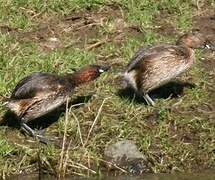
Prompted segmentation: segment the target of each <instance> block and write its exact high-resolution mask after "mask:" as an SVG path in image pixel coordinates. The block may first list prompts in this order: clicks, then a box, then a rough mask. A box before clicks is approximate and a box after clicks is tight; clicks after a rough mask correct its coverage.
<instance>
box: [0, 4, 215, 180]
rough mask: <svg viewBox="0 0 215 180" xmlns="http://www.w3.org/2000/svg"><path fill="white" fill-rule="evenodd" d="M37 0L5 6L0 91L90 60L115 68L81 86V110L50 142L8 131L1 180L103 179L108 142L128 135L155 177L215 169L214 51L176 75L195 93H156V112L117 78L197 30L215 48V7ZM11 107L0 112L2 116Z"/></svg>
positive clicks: (51, 132) (52, 130)
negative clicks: (17, 178)
mask: <svg viewBox="0 0 215 180" xmlns="http://www.w3.org/2000/svg"><path fill="white" fill-rule="evenodd" d="M37 2H39V1H34V0H31V3H29V4H26V3H25V2H24V1H20V2H19V3H18V2H15V1H7V2H5V3H4V7H1V8H0V10H1V11H0V14H1V17H0V48H1V50H0V74H1V76H0V94H1V95H4V96H9V94H10V92H11V91H12V89H13V88H14V86H15V84H16V83H17V82H18V81H19V80H20V79H21V78H23V77H24V76H26V75H28V74H30V73H32V72H34V71H45V72H54V73H58V74H62V73H66V72H72V69H79V68H80V67H82V66H84V65H86V64H91V63H97V64H108V65H111V66H112V70H111V71H110V72H108V73H106V74H104V75H103V76H102V77H101V78H99V79H98V81H96V82H93V83H90V84H88V85H87V86H84V87H80V88H78V89H77V90H76V92H75V94H73V96H72V100H73V102H74V105H72V106H71V107H67V108H66V111H65V113H64V112H62V113H60V114H59V116H58V118H56V121H55V122H54V123H52V124H51V125H50V126H48V128H47V133H46V134H47V136H48V137H51V139H53V140H54V143H53V144H52V145H49V146H43V145H41V144H39V143H35V142H34V141H32V140H31V138H30V137H28V136H24V135H23V134H22V133H20V132H19V130H17V129H11V127H8V126H1V127H0V128H1V132H0V169H1V170H0V173H1V175H2V178H4V179H5V178H6V177H7V176H8V175H11V174H21V173H32V172H38V170H39V171H40V173H50V174H54V175H56V176H57V177H59V178H62V177H64V176H65V175H66V174H73V175H80V176H90V175H101V174H103V173H104V172H106V171H107V168H106V165H107V164H108V163H109V162H105V160H104V159H103V151H104V148H105V146H106V145H107V144H110V143H113V142H116V141H118V140H121V139H131V140H134V141H135V142H136V144H137V145H138V147H139V149H140V151H141V152H142V153H144V154H145V156H146V157H147V158H148V160H149V161H150V162H152V170H153V172H178V171H179V172H185V171H186V172H194V171H200V170H204V169H210V168H214V167H215V164H214V162H215V161H214V159H215V153H214V150H215V149H214V137H215V134H214V132H215V124H214V118H215V115H214V114H215V104H214V100H215V99H214V97H215V96H214V93H215V92H214V89H215V88H214V84H215V82H214V79H215V75H214V69H215V63H214V62H215V61H214V52H210V51H196V57H197V62H196V63H195V65H194V66H193V68H192V69H191V70H190V71H189V72H187V73H185V74H183V75H182V76H181V77H179V78H178V79H177V80H178V81H179V80H180V81H183V82H189V83H191V84H192V85H194V87H192V86H190V85H189V84H183V83H172V84H169V86H166V87H162V88H161V89H159V90H157V91H156V92H155V93H154V95H155V96H156V97H155V101H156V106H155V107H149V106H146V104H145V103H144V100H142V99H139V98H137V97H135V96H134V94H133V93H132V92H121V91H119V83H118V80H117V76H118V74H119V73H120V71H121V70H122V69H123V68H124V66H125V65H126V64H127V62H128V61H129V59H130V58H131V57H132V56H133V54H134V52H135V51H136V50H137V49H138V48H139V47H140V46H148V45H152V44H157V43H160V42H162V43H165V42H166V43H174V42H175V41H176V39H177V37H178V36H179V35H180V34H182V33H184V32H185V31H189V30H190V29H192V25H194V28H200V30H202V31H203V32H205V33H206V34H207V36H208V37H209V38H210V39H211V40H212V42H215V40H214V39H213V37H215V36H214V34H213V33H214V31H213V27H214V24H215V23H214V20H213V18H214V14H213V13H214V12H213V9H214V2H213V1H210V0H207V1H204V3H202V4H196V1H189V2H185V1H182V0H173V1H167V0H162V1H154V0H153V1H142V0H138V1H137V2H136V1H131V0H119V1H111V2H110V1H97V0H93V1H91V3H89V2H85V1H80V0H75V1H70V3H68V2H66V1H62V2H61V1H55V3H48V2H46V3H44V2H40V3H37ZM198 2H200V1H198ZM201 2H202V1H201ZM208 16H211V19H210V18H209V17H208ZM212 17H213V18H212ZM192 20H194V22H192ZM203 58H204V59H203ZM5 111H6V110H5V109H4V107H3V105H2V106H0V112H1V115H2V116H3V115H4V113H5ZM54 115H57V112H56V114H54ZM50 119H51V120H52V121H54V120H55V117H51V118H50ZM57 120H58V121H57ZM47 121H48V119H47ZM55 144H57V145H60V146H61V148H59V147H58V146H55ZM116 168H118V170H119V172H123V170H122V169H121V168H120V167H116ZM124 173H125V172H124Z"/></svg>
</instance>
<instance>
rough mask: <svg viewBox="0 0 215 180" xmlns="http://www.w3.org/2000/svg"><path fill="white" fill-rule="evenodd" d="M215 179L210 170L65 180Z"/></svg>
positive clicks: (27, 179) (48, 179) (33, 179)
mask: <svg viewBox="0 0 215 180" xmlns="http://www.w3.org/2000/svg"><path fill="white" fill-rule="evenodd" d="M7 179H8V180H38V179H41V180H43V179H44V180H53V179H56V178H54V177H53V176H49V175H44V176H42V177H41V178H39V176H38V175H35V174H31V175H24V176H23V175H20V176H13V177H10V178H7ZM69 179H73V180H215V171H209V172H204V173H195V174H145V175H141V176H129V175H120V176H105V177H77V176H69V177H66V178H65V180H69Z"/></svg>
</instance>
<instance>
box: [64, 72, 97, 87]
mask: <svg viewBox="0 0 215 180" xmlns="http://www.w3.org/2000/svg"><path fill="white" fill-rule="evenodd" d="M65 77H66V79H67V80H68V81H69V83H70V84H72V85H73V87H77V86H80V85H82V84H85V83H87V82H90V81H92V80H94V79H96V75H95V73H94V72H91V71H77V72H75V73H73V74H67V75H66V76H65Z"/></svg>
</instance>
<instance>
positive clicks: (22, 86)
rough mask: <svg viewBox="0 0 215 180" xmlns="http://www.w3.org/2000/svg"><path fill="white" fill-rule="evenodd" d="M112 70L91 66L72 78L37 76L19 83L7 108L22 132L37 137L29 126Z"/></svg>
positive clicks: (49, 75) (75, 73) (67, 76)
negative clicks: (18, 123)
mask: <svg viewBox="0 0 215 180" xmlns="http://www.w3.org/2000/svg"><path fill="white" fill-rule="evenodd" d="M108 69H109V67H108V66H98V65H89V66H87V67H84V68H83V69H81V70H79V71H76V72H74V73H72V74H66V75H56V74H50V73H46V72H35V73H32V74H31V75H29V76H27V77H25V78H23V79H22V80H21V81H19V82H18V84H17V86H16V87H15V89H14V90H13V92H12V95H11V96H10V98H4V101H5V103H4V104H5V105H6V106H7V107H8V108H9V110H10V111H12V112H13V113H15V115H16V116H17V117H18V119H19V121H20V125H21V128H22V129H23V130H25V131H26V132H27V133H28V134H29V135H31V136H33V137H38V138H41V136H40V134H39V133H38V132H36V131H34V130H33V129H32V128H31V127H29V126H28V125H27V123H28V122H30V121H32V120H34V119H36V118H39V117H41V116H44V115H46V114H48V113H49V112H52V111H54V110H55V109H57V108H58V107H60V106H61V105H63V104H64V103H65V102H66V101H67V99H68V98H69V97H70V96H71V94H72V93H73V90H74V88H76V87H77V86H79V85H81V84H84V83H87V82H90V81H92V80H95V79H96V78H98V77H99V76H100V75H101V74H102V73H103V72H105V71H107V70H108Z"/></svg>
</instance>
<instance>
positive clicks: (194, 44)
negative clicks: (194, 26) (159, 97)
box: [122, 32, 208, 106]
mask: <svg viewBox="0 0 215 180" xmlns="http://www.w3.org/2000/svg"><path fill="white" fill-rule="evenodd" d="M205 47H208V45H207V44H206V40H205V38H204V37H203V35H202V34H200V33H199V32H193V33H188V34H185V35H183V36H181V37H180V38H179V40H178V41H177V43H176V45H158V46H153V47H149V48H147V49H144V48H142V49H140V50H139V51H137V53H136V54H135V55H134V56H133V58H132V59H131V61H130V63H129V64H128V65H127V68H126V71H125V72H124V73H123V74H122V76H123V79H124V80H125V81H126V85H129V86H131V87H132V88H133V89H134V90H135V91H136V92H137V93H138V94H140V95H141V96H143V97H144V99H145V100H146V102H147V104H149V105H152V106H154V104H155V103H154V101H153V100H152V99H151V98H150V96H149V95H148V93H149V92H150V91H151V90H153V89H155V88H158V87H160V86H162V85H164V84H166V83H168V82H169V81H170V80H171V79H173V78H175V77H176V76H178V75H179V74H181V73H182V72H184V71H186V70H187V69H189V68H190V67H191V65H192V64H193V62H194V59H195V56H194V51H193V48H205Z"/></svg>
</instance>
